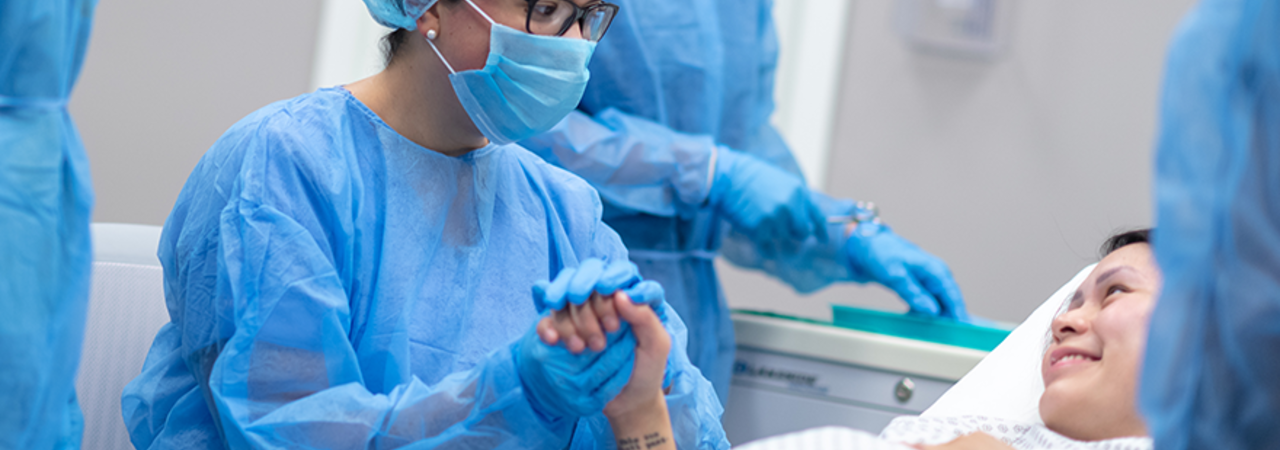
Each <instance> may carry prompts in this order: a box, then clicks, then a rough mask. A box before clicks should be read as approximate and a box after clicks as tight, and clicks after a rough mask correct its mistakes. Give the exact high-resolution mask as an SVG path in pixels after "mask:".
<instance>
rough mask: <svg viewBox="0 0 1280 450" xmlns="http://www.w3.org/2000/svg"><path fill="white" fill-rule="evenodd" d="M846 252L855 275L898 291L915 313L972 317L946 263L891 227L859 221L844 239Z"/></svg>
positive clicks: (959, 317) (960, 317) (961, 317)
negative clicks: (845, 239)
mask: <svg viewBox="0 0 1280 450" xmlns="http://www.w3.org/2000/svg"><path fill="white" fill-rule="evenodd" d="M844 254H845V257H847V258H848V261H849V267H850V269H852V270H853V272H854V278H861V279H867V280H870V281H875V282H877V283H880V284H883V285H885V287H888V288H889V289H892V290H893V291H894V292H897V293H898V296H900V297H902V299H903V300H904V301H906V302H907V305H908V306H910V307H911V312H912V313H913V314H924V315H929V316H942V317H950V318H953V319H957V320H961V321H968V320H969V313H968V312H966V311H965V308H964V298H963V297H961V295H960V287H959V286H957V285H956V281H955V279H954V278H952V276H951V269H949V268H947V264H946V263H944V262H942V260H941V259H938V257H936V256H933V255H930V254H928V253H926V252H925V251H924V250H921V249H920V247H917V246H916V245H915V244H912V243H911V242H909V241H907V240H906V239H903V238H902V237H901V236H898V235H897V234H896V233H894V232H893V230H890V229H889V227H888V226H885V225H881V224H878V223H872V222H864V223H861V224H859V225H858V227H857V228H855V229H854V230H853V233H852V234H850V235H849V239H848V240H847V241H845V245H844Z"/></svg>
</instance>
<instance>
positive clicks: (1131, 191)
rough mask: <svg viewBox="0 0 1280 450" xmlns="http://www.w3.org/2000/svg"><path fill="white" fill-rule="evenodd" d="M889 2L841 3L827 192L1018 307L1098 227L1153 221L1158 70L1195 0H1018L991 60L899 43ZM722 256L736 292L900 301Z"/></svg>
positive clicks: (978, 309)
mask: <svg viewBox="0 0 1280 450" xmlns="http://www.w3.org/2000/svg"><path fill="white" fill-rule="evenodd" d="M892 3H893V2H892V1H888V0H863V1H858V2H855V3H854V5H853V8H852V11H851V16H850V20H851V26H850V33H849V36H848V39H849V40H848V42H847V47H846V52H847V53H846V56H845V58H846V59H845V65H844V68H845V69H844V74H843V84H842V87H841V94H840V95H841V98H840V106H839V111H838V113H837V116H836V119H835V120H836V126H835V129H836V131H835V137H834V139H833V142H834V143H835V147H834V149H833V150H832V153H831V161H830V164H829V166H828V170H829V172H828V175H827V176H828V178H827V179H828V180H829V181H828V192H830V193H831V194H834V195H837V196H844V197H852V198H857V199H866V200H874V201H876V202H877V203H879V204H880V207H881V213H882V215H883V217H884V218H885V220H886V221H888V223H890V224H891V225H892V226H893V227H894V229H895V230H896V231H897V232H899V233H900V234H902V235H903V236H906V237H908V238H909V239H912V240H914V241H915V242H917V243H919V244H920V245H921V246H922V247H924V248H925V249H927V250H929V251H931V252H933V253H935V254H937V255H939V256H941V257H942V258H943V259H945V260H946V261H947V262H948V263H949V264H950V265H951V268H952V270H953V271H954V273H955V277H956V279H957V280H958V282H959V283H960V287H961V288H962V289H963V290H964V293H965V298H966V300H967V301H968V303H969V306H970V310H971V311H972V312H974V313H977V314H980V315H984V316H987V317H990V318H995V319H998V320H1008V321H1020V320H1021V319H1022V318H1024V317H1025V316H1026V315H1027V314H1029V313H1030V312H1031V310H1032V309H1033V308H1034V307H1035V306H1036V305H1038V304H1039V303H1040V302H1041V301H1043V300H1044V299H1045V298H1048V296H1049V294H1051V293H1052V292H1053V291H1054V290H1056V289H1057V288H1058V287H1059V286H1061V285H1062V283H1064V282H1066V281H1067V280H1068V279H1069V278H1070V277H1071V276H1072V275H1074V274H1075V273H1076V272H1077V271H1078V270H1080V269H1081V268H1082V267H1084V266H1085V265H1086V264H1089V263H1091V262H1093V261H1095V259H1096V254H1097V248H1098V245H1099V244H1100V243H1101V241H1102V240H1103V239H1104V238H1106V237H1107V236H1108V235H1109V234H1110V233H1111V232H1113V231H1115V230H1116V229H1118V228H1125V227H1137V226H1149V225H1150V224H1151V202H1150V196H1151V190H1150V186H1149V185H1150V181H1151V176H1150V172H1151V170H1150V167H1151V149H1152V143H1153V141H1154V136H1155V127H1156V111H1157V106H1158V102H1157V95H1158V92H1159V85H1160V80H1161V69H1162V65H1163V60H1164V55H1165V49H1166V47H1167V43H1168V41H1169V38H1170V37H1171V35H1172V33H1173V30H1174V28H1175V26H1176V24H1177V22H1178V20H1179V19H1180V17H1181V16H1182V14H1184V13H1185V12H1186V11H1187V10H1188V9H1189V8H1190V6H1191V4H1192V3H1193V2H1192V1H1191V0H1141V1H1122V2H1117V1H1110V0H1081V1H1018V2H1016V3H1017V6H1018V10H1017V11H1016V12H1015V19H1014V23H1015V24H1016V25H1015V27H1014V29H1013V36H1012V41H1011V42H1012V46H1011V48H1010V49H1009V51H1008V52H1007V53H1006V54H1005V56H1004V58H1003V59H1001V60H998V61H996V62H994V63H982V62H973V61H958V60H953V59H947V58H942V57H937V56H932V55H927V54H920V53H917V52H915V51H913V50H911V49H910V48H908V47H907V46H906V45H905V44H904V43H903V42H902V41H901V40H900V39H899V38H898V37H897V36H896V35H895V34H894V33H893V30H892V28H891V21H890V17H891V6H892ZM720 266H721V267H722V268H724V269H725V270H724V271H723V276H722V281H723V283H724V285H725V291H726V295H727V296H728V299H729V302H730V305H731V306H735V307H746V308H757V309H772V310H775V311H782V312H787V313H792V314H799V315H804V316H811V317H819V318H824V317H829V316H830V313H829V311H828V307H827V304H828V303H833V302H840V303H850V304H856V305H865V306H874V307H882V308H902V309H905V307H903V306H900V305H899V302H898V301H897V300H896V297H895V296H893V295H892V294H890V293H888V292H887V291H885V290H883V289H881V288H878V287H868V288H862V287H851V286H842V287H836V288H830V289H827V290H825V291H822V292H820V293H818V294H815V295H811V296H798V295H796V294H795V293H793V292H791V291H790V290H789V289H787V288H786V287H784V286H782V285H781V284H779V283H777V282H775V281H773V280H772V279H766V278H765V277H761V276H758V275H756V274H753V273H744V272H742V271H739V270H735V269H733V268H731V267H728V265H727V264H723V263H721V264H720Z"/></svg>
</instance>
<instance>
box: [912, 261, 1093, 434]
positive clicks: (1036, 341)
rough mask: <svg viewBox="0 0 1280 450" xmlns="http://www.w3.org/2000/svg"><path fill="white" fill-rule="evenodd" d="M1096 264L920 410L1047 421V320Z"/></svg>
mask: <svg viewBox="0 0 1280 450" xmlns="http://www.w3.org/2000/svg"><path fill="white" fill-rule="evenodd" d="M1095 265H1097V264H1091V265H1089V266H1088V267H1085V268H1084V269H1083V270H1081V271H1080V273H1077V274H1076V276H1075V277H1074V278H1072V279H1071V281H1068V282H1067V284H1065V285H1063V286H1062V287H1061V288H1060V289H1058V291H1057V292H1054V293H1053V295H1051V296H1049V299H1048V300H1045V301H1044V303H1043V304H1041V305H1040V307H1039V308H1036V310H1035V311H1034V312H1032V313H1031V315H1030V316H1029V317H1027V320H1024V321H1023V322H1022V324H1021V325H1018V327H1017V328H1014V329H1013V332H1012V333H1010V334H1009V337H1008V338H1006V339H1005V340H1004V342H1002V343H1000V345H999V346H998V347H996V348H995V350H992V351H991V353H990V354H988V355H987V356H986V357H985V358H983V359H982V361H981V362H979V363H978V365H977V366H975V367H974V368H973V370H970V371H969V373H968V374H966V375H965V376H964V377H963V378H961V379H960V381H957V382H956V384H955V385H954V386H951V389H948V390H947V392H946V393H944V394H942V397H940V398H938V401H936V402H934V403H933V406H930V407H929V409H927V410H925V411H924V412H923V413H921V414H920V416H921V417H954V416H964V415H980V416H987V417H994V418H1000V419H1007V420H1012V421H1017V422H1023V423H1036V424H1043V423H1044V421H1043V420H1041V419H1040V395H1041V394H1043V393H1044V380H1043V379H1042V378H1041V376H1040V361H1041V360H1042V358H1043V355H1044V350H1045V348H1046V346H1047V345H1048V344H1049V341H1048V339H1049V336H1050V335H1049V325H1050V324H1051V323H1052V322H1053V318H1054V317H1057V315H1058V312H1059V311H1061V310H1062V308H1063V306H1064V305H1065V304H1066V302H1067V300H1068V299H1069V298H1070V297H1071V295H1072V294H1074V293H1075V291H1076V288H1077V287H1079V286H1080V283H1083V282H1084V279H1085V278H1088V277H1089V272H1092V271H1093V267H1094V266H1095Z"/></svg>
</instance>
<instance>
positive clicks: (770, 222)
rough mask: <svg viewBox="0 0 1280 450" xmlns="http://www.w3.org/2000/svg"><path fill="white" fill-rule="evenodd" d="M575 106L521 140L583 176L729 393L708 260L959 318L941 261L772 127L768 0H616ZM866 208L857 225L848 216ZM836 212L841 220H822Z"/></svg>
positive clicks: (728, 337)
mask: <svg viewBox="0 0 1280 450" xmlns="http://www.w3.org/2000/svg"><path fill="white" fill-rule="evenodd" d="M618 3H619V4H620V5H621V6H622V9H621V11H620V12H619V15H618V18H617V19H616V20H615V21H614V24H613V27H612V28H611V31H610V35H609V39H606V40H605V41H602V42H601V43H600V48H599V50H598V51H597V52H596V56H595V58H593V59H592V60H591V81H590V83H589V84H588V86H587V90H586V93H585V94H584V95H583V97H582V102H581V103H580V104H579V105H578V110H577V111H574V112H573V113H571V114H569V116H568V117H567V118H565V120H564V121H563V122H561V123H560V124H558V125H556V127H555V128H553V129H552V130H551V131H550V132H548V133H545V134H542V135H538V136H535V137H534V138H531V139H528V140H525V141H522V142H521V144H522V145H524V146H525V147H526V148H528V149H529V150H531V151H533V152H534V153H537V154H538V155H540V156H542V157H543V158H545V159H546V160H548V161H550V162H552V163H553V164H556V165H558V166H560V167H564V168H565V169H568V170H570V171H572V172H574V173H576V174H578V175H580V176H582V177H583V178H585V179H586V180H587V181H589V182H591V184H592V186H594V187H595V188H596V189H598V190H599V191H600V194H601V197H603V199H604V200H605V212H604V214H605V222H607V223H608V224H609V225H610V226H611V227H613V228H614V229H616V230H618V233H619V234H620V235H621V236H622V239H623V241H624V242H626V244H627V248H628V249H630V250H631V259H632V260H633V261H635V263H636V264H637V265H639V266H640V272H641V273H643V274H644V276H645V277H647V278H650V279H653V280H657V281H659V282H660V283H662V285H663V287H664V288H665V289H666V292H667V301H668V302H670V304H671V305H672V306H673V307H674V308H675V309H676V310H677V311H679V313H680V315H681V316H682V317H684V319H685V321H686V323H688V324H689V328H690V337H689V356H690V358H692V359H693V361H694V364H696V365H697V366H698V368H699V369H701V370H702V372H703V373H704V374H706V375H707V378H709V379H711V382H712V383H713V384H714V385H715V386H716V391H717V393H718V394H719V395H720V398H721V399H722V400H723V399H725V398H726V396H727V395H728V388H729V378H730V371H731V369H732V367H733V352H734V348H735V343H734V337H733V324H732V323H731V321H730V318H729V309H728V307H727V305H726V303H725V300H724V298H723V295H722V292H721V290H720V284H719V280H718V279H717V276H716V270H715V266H714V265H713V264H712V260H713V259H714V258H715V257H716V256H717V255H718V254H723V255H724V256H725V258H726V259H727V260H729V261H730V262H732V263H734V264H736V265H738V266H741V267H746V268H751V269H758V270H761V271H764V272H766V273H769V274H771V275H773V276H775V277H777V278H778V279H780V280H782V281H784V282H786V283H788V284H790V285H791V286H792V287H794V288H795V289H796V290H797V291H800V292H813V291H816V290H818V289H821V288H823V287H825V286H827V285H829V284H831V283H835V282H860V283H865V282H872V281H874V282H876V283H880V284H883V285H884V286H886V287H888V288H890V289H892V290H893V291H894V292H896V293H897V294H898V295H899V296H900V297H901V298H902V299H903V300H904V301H905V302H906V303H907V304H908V306H909V307H910V308H911V311H912V312H914V313H917V314H926V315H933V316H943V317H950V318H955V319H959V320H964V319H967V318H968V315H967V313H966V312H965V307H964V300H963V298H962V296H961V294H960V290H959V288H958V287H957V285H956V283H955V281H954V280H953V278H952V276H951V271H950V270H949V269H948V268H947V266H946V264H944V263H943V262H942V261H941V260H939V259H938V258H936V257H934V256H933V255H930V254H928V253H926V252H924V251H923V250H921V249H920V248H919V247H917V246H915V245H914V244H912V243H911V242H908V241H907V240H905V239H903V238H901V237H900V236H898V235H897V234H895V233H894V232H892V231H891V230H890V229H889V227H887V226H883V224H880V223H879V222H878V221H877V220H875V219H874V213H873V211H874V210H873V209H872V208H865V207H861V206H859V204H857V203H855V202H852V201H849V200H843V199H833V198H831V197H828V196H825V195H822V194H821V193H817V192H810V191H809V190H808V189H807V188H806V187H805V181H804V178H803V176H802V175H801V173H800V168H799V166H798V165H797V164H796V161H795V158H794V157H793V156H792V155H791V150H790V149H789V148H788V147H787V144H786V142H784V141H783V139H782V136H781V135H780V134H779V133H778V130H777V129H775V128H774V127H773V125H772V124H770V122H769V120H770V116H771V115H772V114H773V94H774V92H773V83H774V72H775V69H776V66H777V61H778V43H777V36H776V35H775V31H774V26H773V18H772V9H773V1H772V0H619V1H618ZM851 218H857V219H861V221H862V222H867V223H862V224H860V225H858V229H857V230H856V232H851V228H852V227H851V226H847V225H848V224H850V223H851V221H850V220H849V219H851ZM831 219H836V220H831Z"/></svg>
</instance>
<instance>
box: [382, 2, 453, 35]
mask: <svg viewBox="0 0 1280 450" xmlns="http://www.w3.org/2000/svg"><path fill="white" fill-rule="evenodd" d="M434 4H436V0H364V6H365V7H367V8H369V15H372V16H373V20H376V21H378V23H379V24H381V25H382V26H384V27H388V28H407V29H410V30H412V29H414V28H417V27H418V26H417V23H418V18H419V17H422V13H425V12H427V8H430V7H431V5H434Z"/></svg>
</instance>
